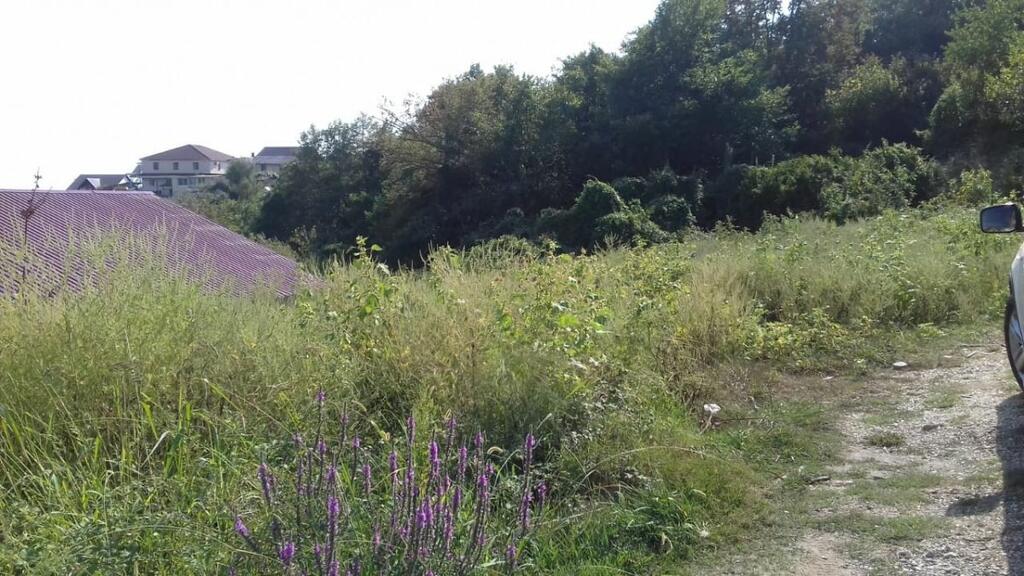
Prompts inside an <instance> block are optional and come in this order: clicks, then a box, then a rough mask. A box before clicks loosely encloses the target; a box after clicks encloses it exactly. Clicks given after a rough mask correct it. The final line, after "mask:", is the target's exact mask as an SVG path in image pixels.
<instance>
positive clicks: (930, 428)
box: [921, 424, 943, 432]
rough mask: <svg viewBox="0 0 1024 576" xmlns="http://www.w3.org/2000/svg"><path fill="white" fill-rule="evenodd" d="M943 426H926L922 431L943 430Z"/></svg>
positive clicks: (922, 427)
mask: <svg viewBox="0 0 1024 576" xmlns="http://www.w3.org/2000/svg"><path fill="white" fill-rule="evenodd" d="M942 426H943V425H942V424H925V425H924V426H921V431H922V432H932V431H933V430H938V429H939V428H942Z"/></svg>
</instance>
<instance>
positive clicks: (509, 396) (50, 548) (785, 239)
mask: <svg viewBox="0 0 1024 576" xmlns="http://www.w3.org/2000/svg"><path fill="white" fill-rule="evenodd" d="M594 195H595V202H594V204H595V205H598V204H600V202H599V201H597V199H603V200H608V199H611V200H612V201H613V207H621V205H620V204H619V203H618V202H617V201H615V196H614V195H613V194H612V193H611V192H609V190H608V189H607V188H605V187H600V188H598V187H597V186H596V185H595V190H594ZM603 200H602V201H603ZM619 201H621V202H624V200H621V197H620V200H619ZM582 210H583V209H580V211H581V212H582ZM602 210H603V209H602ZM613 213H614V211H613ZM975 227H976V212H974V211H973V210H970V209H960V208H954V207H946V208H930V209H927V210H918V211H910V212H904V213H897V212H887V213H885V214H883V215H881V216H879V217H875V218H870V219H866V220H862V221H859V222H855V223H850V224H847V225H845V226H837V225H836V224H834V223H832V222H829V221H827V220H821V219H816V218H810V217H807V218H790V219H771V220H769V221H768V222H767V223H766V224H765V225H764V226H763V227H762V229H761V231H760V232H758V233H756V234H755V233H749V232H743V231H740V230H735V229H730V228H724V227H723V228H720V229H719V230H717V231H716V232H715V233H714V234H702V233H691V234H689V235H687V236H683V237H681V239H680V240H678V241H676V242H669V243H663V244H659V245H656V246H651V247H645V248H615V249H609V250H603V251H599V252H597V253H593V254H588V255H579V256H569V255H559V254H558V253H557V252H556V251H555V250H553V249H544V248H537V247H535V246H533V245H530V244H524V243H521V241H516V240H512V239H507V238H506V239H502V240H499V241H495V242H492V243H488V244H484V245H481V246H478V247H476V248H474V249H473V250H469V251H465V252H460V251H455V250H452V249H447V248H445V249H438V250H436V251H434V252H433V253H431V254H430V256H429V258H428V259H427V261H428V267H427V269H425V270H422V271H415V272H412V271H409V272H402V271H394V270H391V269H389V268H388V267H387V266H385V265H383V264H382V263H380V262H379V261H377V260H375V257H374V254H376V253H377V252H376V248H375V247H374V246H372V245H369V244H368V243H366V242H363V241H360V243H358V244H357V247H358V250H357V252H356V254H355V255H354V258H353V260H352V261H350V262H348V263H347V264H344V265H337V266H334V267H331V268H330V269H329V270H327V271H326V272H325V275H324V278H323V285H322V286H320V287H318V288H316V289H315V290H314V291H312V292H310V293H307V294H302V295H299V296H298V297H297V298H296V299H295V301H293V302H281V301H277V300H274V299H272V298H270V297H269V296H267V297H257V298H252V299H237V298H234V297H231V296H227V295H217V294H209V293H205V292H203V291H202V289H201V288H198V287H195V286H193V285H191V284H189V283H188V282H186V281H184V280H180V281H178V280H168V279H166V276H165V275H164V273H163V272H162V271H160V270H159V269H158V267H155V266H154V267H153V268H152V269H150V270H149V271H147V269H146V268H145V267H143V269H142V270H140V268H139V265H138V263H137V262H135V263H132V264H131V266H125V267H122V268H117V269H115V270H113V271H111V272H110V273H109V277H108V278H107V279H106V281H105V282H103V283H102V284H101V285H100V286H98V287H96V288H95V289H89V290H87V291H85V292H84V293H81V294H77V295H74V294H65V293H62V292H58V293H57V294H58V295H57V296H56V297H48V296H47V295H48V294H50V293H52V291H51V290H50V288H51V287H49V286H47V287H41V288H45V289H41V290H40V291H39V293H34V292H33V291H31V290H26V291H23V292H22V293H20V294H19V295H17V297H15V298H5V299H3V300H2V301H0V350H2V353H0V378H2V381H0V387H2V389H3V390H4V395H3V399H2V400H0V486H2V490H0V572H5V573H15V574H19V573H23V574H57V573H61V574H64V573H68V572H81V573H125V572H138V573H149V574H159V573H166V574H172V573H183V572H188V573H214V572H218V571H220V572H222V571H224V570H226V569H227V566H228V565H229V564H230V563H232V562H237V561H238V559H239V557H240V556H239V555H243V556H242V558H247V560H246V565H247V566H249V567H250V568H251V567H258V566H264V567H266V568H267V569H273V566H275V565H276V566H280V565H281V564H280V559H277V560H275V558H274V554H275V553H279V551H274V552H268V551H267V549H265V548H261V550H262V552H258V551H253V550H251V549H249V548H248V546H247V545H246V543H245V542H244V541H243V540H242V539H240V538H239V537H238V536H236V535H234V531H235V529H236V526H235V522H236V516H237V517H241V518H243V519H244V520H245V521H246V522H247V524H246V527H247V529H249V530H255V529H256V528H255V527H256V525H255V524H254V523H253V522H254V521H253V520H251V519H253V518H258V517H259V514H262V512H260V510H261V509H262V507H261V505H260V504H259V502H260V501H261V499H262V497H261V487H260V480H259V476H258V474H257V470H258V468H259V466H260V464H261V462H266V463H267V465H268V466H269V467H270V469H271V470H276V471H282V470H288V471H290V472H288V474H292V473H293V472H294V462H295V460H294V449H293V448H291V446H292V435H293V434H294V433H296V432H299V431H303V430H306V429H307V428H308V426H309V424H310V423H311V422H312V423H315V422H317V421H318V419H317V413H318V410H319V409H320V408H318V406H317V404H316V403H314V402H313V401H312V399H313V398H315V397H316V394H317V392H318V391H319V390H321V389H322V390H323V391H324V392H325V394H326V401H325V402H326V403H325V408H324V410H325V412H324V413H325V414H332V415H333V416H330V418H329V423H328V424H327V425H325V427H324V428H323V430H325V431H326V430H335V431H336V430H337V429H338V428H337V427H338V424H337V422H336V418H337V416H336V415H337V414H339V413H340V412H341V411H342V410H343V409H344V408H345V407H346V406H347V407H348V408H349V410H350V413H351V414H352V420H351V421H352V426H353V427H352V428H351V432H350V433H349V434H350V436H349V437H350V438H351V436H352V435H359V436H360V437H361V438H362V447H363V449H365V450H366V451H367V452H366V453H367V454H371V453H373V454H386V453H387V451H389V450H390V449H391V446H393V445H394V443H395V442H396V439H398V441H399V442H400V441H401V440H400V439H401V438H403V435H404V434H405V433H406V430H407V429H408V426H407V424H406V417H407V416H408V415H409V414H413V415H415V417H416V419H417V421H418V422H419V423H420V430H421V437H423V438H430V437H431V435H434V436H435V437H437V438H443V437H444V434H445V433H444V432H443V430H444V422H445V421H446V419H447V418H448V417H450V416H452V415H455V416H457V417H458V419H459V421H460V429H462V430H465V431H468V432H472V431H473V430H477V429H480V430H484V431H486V433H487V446H485V448H487V449H486V450H485V452H486V453H487V454H488V458H491V459H493V460H492V461H493V462H494V463H495V468H507V469H509V470H513V471H514V470H515V469H516V468H517V467H519V466H521V461H522V457H523V450H522V449H521V445H522V444H521V443H522V439H523V438H524V437H526V436H527V435H528V434H534V435H535V436H536V437H537V439H538V444H537V452H536V455H535V459H534V465H533V474H534V475H535V479H536V481H537V482H544V483H545V485H546V486H547V487H549V493H548V502H547V504H546V512H545V513H544V515H543V518H542V520H541V521H540V522H538V523H537V524H536V525H535V526H534V527H533V529H532V530H531V532H530V534H529V535H528V536H527V537H526V539H525V540H524V541H523V542H522V544H521V545H520V546H518V547H517V555H516V561H517V563H518V565H519V568H518V569H519V570H520V571H524V572H527V573H550V574H576V573H579V572H580V570H581V569H582V568H581V567H588V569H591V568H592V569H594V570H600V569H608V570H612V571H626V572H631V573H649V572H652V571H653V572H658V567H659V566H661V567H666V566H675V565H677V564H678V563H679V562H681V561H682V560H684V559H686V558H689V557H690V556H691V555H693V554H694V553H696V552H698V551H699V550H701V549H702V548H704V547H706V546H712V545H723V544H728V543H729V542H731V541H734V539H736V538H738V537H739V536H740V535H742V534H744V533H745V531H747V530H749V529H751V527H753V526H757V525H758V523H759V522H760V521H761V518H762V517H763V515H764V514H766V513H767V511H768V509H769V506H770V504H769V503H768V502H767V501H766V500H765V499H764V495H765V493H766V489H767V487H769V486H771V485H773V479H774V478H780V477H786V478H788V480H787V482H786V483H785V485H784V486H786V487H787V489H798V488H799V486H801V485H802V484H803V483H804V482H805V481H807V480H809V479H810V478H809V477H807V475H810V474H813V473H814V470H815V466H817V465H820V463H821V462H822V461H824V460H826V459H827V458H828V454H829V445H830V444H829V443H828V442H827V438H828V430H829V427H828V416H827V415H826V414H824V413H823V412H822V410H821V408H820V407H819V406H815V405H779V404H776V403H774V402H772V401H771V386H770V381H771V379H772V376H771V375H772V374H773V373H776V372H783V371H785V372H793V371H796V372H801V371H804V372H807V371H809V372H814V371H824V370H829V371H831V370H851V369H853V370H859V369H868V368H870V366H872V365H876V364H881V363H885V364H887V363H888V362H890V361H891V358H892V353H893V348H894V347H895V346H897V345H898V342H899V341H900V340H901V339H902V338H903V337H904V336H903V335H905V334H914V333H927V334H929V335H934V334H935V333H937V332H941V331H944V330H955V329H957V327H958V326H969V325H971V324H972V323H973V322H974V321H975V320H978V319H982V318H986V319H988V318H992V317H994V316H996V315H998V314H999V311H1000V310H1001V302H1002V299H1003V298H1005V290H1006V286H1005V267H1006V263H1007V262H1008V259H1009V258H1010V256H1011V255H1012V254H1013V251H1014V248H1015V246H1014V241H1013V239H1007V238H1003V237H991V236H982V235H980V234H979V233H977V232H976V230H975ZM716 374H719V375H722V376H716ZM741 374H746V375H747V376H744V377H739V376H738V375H741ZM725 375H732V376H730V377H727V376H725ZM706 403H717V404H719V405H721V406H722V412H721V413H720V414H719V415H718V416H716V418H717V419H718V420H715V421H714V422H712V421H711V420H708V417H707V415H706V412H705V410H704V409H703V408H702V406H703V405H704V404H706ZM715 422H717V423H715ZM335 433H336V432H331V434H335ZM306 438H307V442H313V440H309V439H310V438H311V436H310V435H309V434H307V435H306ZM426 452H429V451H426ZM420 454H421V455H420V456H417V458H427V454H426V453H420ZM428 460H429V459H428ZM428 460H423V461H421V464H419V466H420V467H423V466H425V468H421V469H423V470H428V469H429V464H427V462H428ZM380 466H383V464H380V463H379V462H377V461H374V470H378V469H380ZM802 467H803V468H802ZM341 469H342V468H339V470H341ZM344 469H346V470H351V469H357V467H352V466H346V467H345V468H344ZM342 476H344V477H345V478H346V480H345V482H349V481H351V482H352V483H353V484H352V485H351V487H347V488H346V489H345V490H347V491H351V490H355V492H356V493H358V491H359V487H360V485H361V484H360V482H361V480H360V479H359V478H358V477H356V478H355V479H352V478H351V475H350V474H346V475H342ZM278 477H279V478H288V477H290V476H288V475H287V474H285V473H283V472H281V473H278ZM373 477H374V478H377V479H383V478H386V474H385V473H383V472H382V473H377V472H374V476H373ZM282 481H284V480H282ZM340 481H341V480H339V482H340ZM507 484H508V486H506V488H510V489H511V492H512V493H513V494H515V493H516V492H515V488H514V487H515V486H518V485H519V484H518V480H517V475H516V474H512V476H510V477H509V478H508V479H507ZM346 486H348V485H346ZM503 489H504V488H503ZM345 493H346V494H348V493H352V492H345ZM511 501H513V502H514V501H515V497H513V498H511ZM514 507H515V506H514V505H513V508H514ZM353 509H358V508H353ZM515 517H516V513H515V511H514V510H511V511H508V513H507V514H506V513H500V514H498V515H496V516H495V522H507V524H505V526H506V528H504V529H503V528H500V527H498V528H496V530H497V531H498V532H497V533H506V532H503V530H507V529H513V528H512V527H514V526H515V523H516V519H515ZM359 526H361V528H358V529H354V531H350V532H346V534H349V535H350V536H348V537H347V538H353V539H354V540H353V541H352V542H346V544H344V545H345V546H348V548H347V550H357V549H358V550H367V549H368V548H367V546H368V545H367V544H366V543H365V542H366V540H367V539H372V529H371V528H370V527H371V526H372V523H363V524H360V525H359ZM307 543H308V542H307ZM247 550H248V552H247ZM298 553H301V555H302V558H304V559H306V560H304V561H309V562H312V561H313V560H312V558H314V556H315V555H314V554H313V552H312V549H309V550H305V549H304V550H301V551H299V552H298ZM246 554H263V555H264V556H269V558H265V559H263V560H261V559H260V557H259V556H257V557H250V556H244V555H246ZM293 558H294V557H293ZM346 558H350V556H346ZM495 562H496V563H493V564H491V565H489V566H482V567H480V568H479V569H478V570H477V572H478V573H488V572H491V571H498V572H500V571H505V570H506V568H507V566H506V564H504V561H503V560H502V559H500V558H498V559H495ZM364 567H365V566H364Z"/></svg>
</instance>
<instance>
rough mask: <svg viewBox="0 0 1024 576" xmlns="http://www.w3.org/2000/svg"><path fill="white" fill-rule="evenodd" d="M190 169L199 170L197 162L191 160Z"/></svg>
mask: <svg viewBox="0 0 1024 576" xmlns="http://www.w3.org/2000/svg"><path fill="white" fill-rule="evenodd" d="M192 169H193V170H199V162H193V163H192Z"/></svg>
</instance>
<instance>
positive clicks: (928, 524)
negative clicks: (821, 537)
mask: <svg viewBox="0 0 1024 576" xmlns="http://www.w3.org/2000/svg"><path fill="white" fill-rule="evenodd" d="M819 524H820V526H819V527H820V528H822V529H824V530H828V531H831V532H849V533H852V534H856V535H858V536H861V537H866V538H870V539H872V540H875V541H877V542H880V543H885V544H906V543H912V542H920V541H922V540H926V539H928V538H931V537H932V536H935V535H937V534H939V533H940V532H942V531H943V530H945V529H946V527H947V521H946V519H945V518H942V517H936V516H908V515H904V516H897V517H882V516H872V515H870V514H864V513H861V512H853V513H848V514H841V515H837V516H834V517H830V518H828V519H827V520H823V521H821V522H820V523H819Z"/></svg>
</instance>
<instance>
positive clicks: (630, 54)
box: [201, 0, 1024, 265]
mask: <svg viewBox="0 0 1024 576" xmlns="http://www.w3.org/2000/svg"><path fill="white" fill-rule="evenodd" d="M1022 65H1024V4H1022V1H1021V0H990V1H970V0H925V1H922V0H793V1H791V2H788V3H783V2H780V1H779V0H665V1H664V2H663V3H662V4H661V6H660V7H659V8H658V9H657V12H656V13H655V14H654V17H653V19H652V20H651V21H650V23H648V24H647V25H645V26H643V27H641V28H640V29H639V30H637V31H636V32H635V33H633V34H632V35H631V36H630V37H629V38H627V39H626V41H625V42H624V44H623V46H622V50H621V52H620V53H609V52H605V51H603V50H601V49H599V48H597V47H591V48H590V49H588V50H586V51H584V52H582V53H579V54H575V55H572V56H569V57H567V58H565V59H564V60H563V61H562V64H561V67H560V69H559V70H558V71H557V73H555V74H554V75H553V76H552V77H550V78H536V77H530V76H524V75H521V74H518V73H516V72H515V71H514V70H513V69H511V68H509V67H504V66H499V67H497V68H495V69H494V70H493V71H490V72H486V71H484V70H482V69H481V68H480V67H479V66H473V67H471V68H470V69H469V70H468V71H467V72H466V73H464V74H461V75H458V76H456V77H454V78H451V79H448V80H445V81H444V82H442V83H441V84H440V85H439V86H437V88H436V89H434V90H433V92H431V93H430V94H429V95H427V96H426V97H425V98H423V99H422V100H418V101H413V102H411V103H409V104H408V105H407V106H406V108H404V109H386V110H383V111H382V112H381V114H380V115H379V116H378V117H375V118H371V117H363V118H360V119H357V120H355V121H354V122H351V123H343V122H338V123H335V124H332V125H330V126H328V127H327V128H322V129H317V128H310V129H309V130H308V131H307V132H305V133H304V134H303V135H302V137H301V145H302V151H301V153H300V155H299V159H298V161H297V162H295V163H294V164H292V165H290V166H288V167H287V168H286V169H285V170H284V172H283V174H282V175H281V179H280V180H279V181H278V182H276V183H275V185H274V190H273V192H272V193H271V194H270V195H269V196H268V197H266V198H264V197H258V198H256V199H254V200H248V201H247V200H245V198H246V197H247V195H246V194H245V193H244V192H243V193H238V192H231V193H230V194H231V196H232V198H239V199H238V200H230V199H229V200H225V201H222V202H220V204H218V205H215V206H212V207H211V206H206V205H203V206H201V207H202V208H212V209H213V210H212V212H211V211H208V213H211V214H212V215H213V216H214V217H219V218H223V219H224V220H226V221H228V222H230V223H232V224H235V225H236V227H237V228H239V229H241V230H244V231H247V232H249V233H253V234H262V235H264V236H266V237H269V238H273V239H276V240H278V241H281V242H287V243H289V244H290V245H291V246H292V248H293V249H295V250H296V251H297V252H299V253H300V254H303V255H306V256H309V257H313V258H322V257H325V256H332V255H339V254H344V253H346V252H348V251H350V250H352V249H353V247H354V245H355V239H356V237H358V236H361V235H362V236H367V237H369V238H371V239H372V240H373V241H374V242H376V243H378V244H379V245H381V246H382V247H383V249H384V252H383V256H384V258H385V259H386V260H388V261H390V262H402V263H405V264H412V265H420V264H422V263H423V257H424V255H425V254H426V253H427V252H429V251H430V249H431V248H432V247H436V246H445V245H448V246H453V247H465V246H472V245H475V244H478V243H480V242H484V241H487V240H490V239H493V238H497V237H500V236H507V235H511V236H516V237H519V238H524V239H527V240H530V241H532V242H534V243H537V244H538V245H539V244H542V243H543V242H544V241H545V240H554V241H556V242H557V243H558V244H559V245H560V249H563V250H568V251H573V250H577V249H580V248H592V247H594V246H595V245H598V244H604V243H605V242H606V241H608V240H614V241H617V242H625V243H628V242H630V241H642V242H659V241H664V240H667V239H669V238H671V237H673V235H675V234H677V233H678V232H680V231H682V230H685V229H688V228H691V227H694V226H698V227H702V228H711V227H713V226H714V225H715V223H716V222H720V221H723V220H729V221H732V222H733V223H735V224H739V225H742V226H744V227H756V226H758V225H759V224H760V223H761V221H762V220H763V216H764V214H765V213H767V214H786V213H799V212H805V211H810V212H815V213H817V214H819V215H823V216H827V217H830V218H834V219H836V220H837V221H844V220H846V219H849V218H857V217H862V216H865V215H871V214H877V213H879V212H881V211H882V210H884V209H886V208H901V207H905V206H908V205H913V204H916V203H918V202H920V201H922V200H924V199H927V198H929V197H932V196H935V195H938V194H939V193H941V192H942V191H943V190H944V189H945V188H946V187H947V185H948V184H949V183H950V181H953V180H956V179H957V178H958V177H959V174H960V172H962V171H964V170H988V171H989V172H990V173H991V177H992V179H993V186H994V187H995V189H996V190H997V191H999V192H1001V193H1003V194H1007V193H1009V192H1011V191H1013V190H1019V189H1020V188H1021V184H1022V182H1024V146H1022V144H1021V143H1022V141H1024V140H1022V138H1024V101H1022V96H1021V95H1022V94H1024V72H1022V70H1024V68H1022ZM608 186H611V188H613V189H614V192H615V193H617V197H618V200H616V199H615V198H614V195H613V194H611V189H609V188H608ZM227 188H230V189H231V190H243V191H244V190H245V189H246V187H245V185H244V184H242V185H239V184H238V183H236V182H234V181H233V182H232V183H231V184H230V185H229V186H227V187H226V189H227ZM598 190H600V191H601V193H600V194H599V195H600V196H602V197H603V198H604V199H605V201H603V204H601V206H596V205H595V206H591V205H590V204H591V203H592V202H593V201H594V200H596V199H597V198H596V197H595V191H598ZM232 210H238V211H242V212H243V213H244V214H243V216H242V217H238V216H233V215H232V214H231V211H232ZM593 210H597V212H594V211H593ZM599 212H600V213H599Z"/></svg>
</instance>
